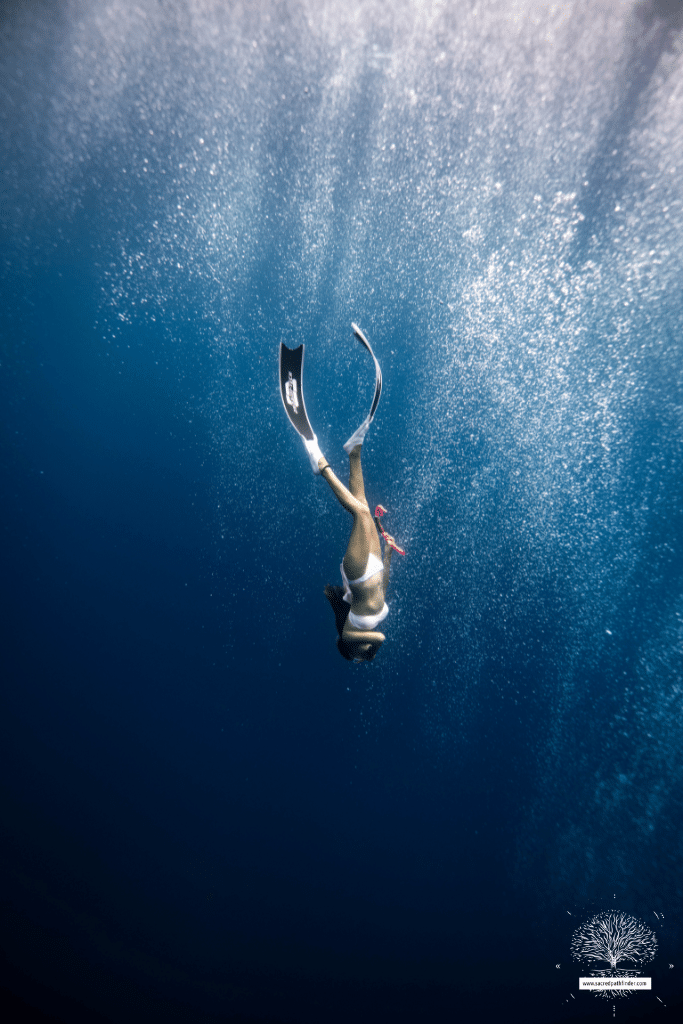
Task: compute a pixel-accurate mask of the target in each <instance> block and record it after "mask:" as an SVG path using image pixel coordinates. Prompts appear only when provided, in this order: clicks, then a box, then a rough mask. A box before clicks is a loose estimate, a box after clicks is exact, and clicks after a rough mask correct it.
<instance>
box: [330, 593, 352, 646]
mask: <svg viewBox="0 0 683 1024" xmlns="http://www.w3.org/2000/svg"><path fill="white" fill-rule="evenodd" d="M325 597H326V598H327V600H328V601H329V602H330V604H331V605H332V611H333V612H334V621H335V623H336V626H337V632H338V633H339V638H340V639H341V637H342V633H343V632H344V626H345V624H346V619H347V616H348V614H349V612H350V610H351V606H350V605H348V604H347V603H346V601H345V600H344V588H343V587H335V586H333V585H332V584H331V583H328V584H327V585H326V587H325ZM345 657H346V655H345Z"/></svg>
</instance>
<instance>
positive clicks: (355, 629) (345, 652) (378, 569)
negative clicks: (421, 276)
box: [280, 324, 404, 662]
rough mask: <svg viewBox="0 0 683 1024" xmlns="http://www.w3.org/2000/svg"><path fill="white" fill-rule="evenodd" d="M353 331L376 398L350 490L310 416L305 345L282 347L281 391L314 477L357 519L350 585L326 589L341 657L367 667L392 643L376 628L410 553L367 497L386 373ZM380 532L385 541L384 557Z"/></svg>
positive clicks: (353, 455) (348, 447) (357, 439)
mask: <svg viewBox="0 0 683 1024" xmlns="http://www.w3.org/2000/svg"><path fill="white" fill-rule="evenodd" d="M351 326H352V328H353V332H354V334H355V335H356V337H357V339H358V340H359V341H360V342H361V344H362V345H364V347H365V348H366V349H367V350H368V351H369V353H370V355H371V356H372V358H373V360H374V363H375V394H374V397H373V401H372V406H371V408H370V413H369V415H368V416H367V417H366V419H365V420H364V421H363V423H362V424H361V426H360V427H359V428H358V430H356V431H355V433H354V434H353V435H352V436H351V437H350V438H349V440H348V441H347V442H346V444H345V445H344V449H345V451H346V452H347V453H348V456H349V486H348V487H345V486H344V484H343V483H342V482H341V480H340V479H339V477H337V476H336V474H335V473H334V472H333V470H332V469H331V467H330V464H329V462H328V461H327V459H326V458H325V456H324V455H323V453H322V452H321V451H320V447H319V445H318V439H317V437H316V436H315V434H314V433H313V430H312V428H311V425H310V423H309V420H308V416H307V414H306V408H305V405H304V400H303V390H302V384H301V381H302V371H303V354H304V346H303V345H300V346H299V348H297V349H294V350H292V349H288V348H287V347H286V346H285V345H283V344H281V345H280V386H281V394H282V401H283V404H284V406H285V410H286V412H287V415H288V416H289V419H290V421H291V423H292V424H293V426H294V427H295V428H296V430H297V431H298V433H299V434H300V436H301V438H302V440H303V442H304V445H305V448H306V451H307V453H308V457H309V459H310V462H311V468H312V469H313V472H314V473H316V474H319V475H321V476H322V477H323V478H324V479H325V480H326V481H327V483H328V484H329V486H330V488H331V490H332V493H333V494H334V495H335V497H336V498H337V500H338V502H339V504H340V505H341V506H342V507H343V508H345V509H346V510H347V511H348V512H350V513H351V515H352V516H353V526H352V527H351V536H350V537H349V543H348V546H347V548H346V554H345V555H344V559H343V561H342V563H341V566H340V569H341V576H342V582H343V584H344V585H343V586H342V587H339V586H334V585H333V584H330V583H328V584H327V586H326V587H325V596H326V598H327V600H328V601H329V602H330V605H331V606H332V610H333V612H334V617H335V622H336V625H337V633H338V634H339V635H338V637H337V649H338V651H339V653H340V654H341V655H342V657H344V658H346V659H347V661H355V662H362V661H372V660H373V659H374V657H375V655H376V654H377V651H378V650H379V648H380V647H381V646H382V644H383V643H384V641H385V639H386V637H385V636H384V633H380V632H379V631H378V630H377V628H376V627H377V626H378V625H379V624H380V622H383V621H384V619H385V618H386V617H387V615H388V614H389V607H388V605H387V603H386V600H385V597H386V593H387V587H388V585H389V569H390V565H391V556H392V554H393V552H394V550H396V551H399V552H400V553H401V554H404V552H403V551H402V549H401V548H399V547H398V546H397V545H396V542H395V540H394V538H393V537H391V536H390V535H389V534H387V533H385V531H384V530H383V529H382V526H381V523H380V521H379V520H380V516H382V515H383V514H384V512H385V511H386V509H384V508H383V507H382V506H381V505H378V506H377V508H376V509H375V514H374V516H373V514H372V513H371V512H370V506H369V505H368V502H367V498H366V497H365V485H364V482H363V469H362V466H361V449H362V444H363V440H364V438H365V435H366V433H367V431H368V428H369V426H370V423H371V422H372V419H373V417H374V415H375V412H376V410H377V405H378V403H379V397H380V394H381V391H382V372H381V370H380V367H379V363H378V362H377V359H376V358H375V354H374V352H373V351H372V348H371V347H370V343H369V342H368V340H367V338H366V337H365V335H364V334H363V332H362V331H361V330H360V328H359V327H357V326H356V324H352V325H351ZM378 531H379V533H380V534H381V535H382V538H383V540H384V554H382V549H381V545H380V539H379V535H378Z"/></svg>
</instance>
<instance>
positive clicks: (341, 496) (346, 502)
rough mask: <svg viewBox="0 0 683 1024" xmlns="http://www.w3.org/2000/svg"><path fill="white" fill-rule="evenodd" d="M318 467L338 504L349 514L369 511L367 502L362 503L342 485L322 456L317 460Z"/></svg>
mask: <svg viewBox="0 0 683 1024" xmlns="http://www.w3.org/2000/svg"><path fill="white" fill-rule="evenodd" d="M318 469H319V470H320V474H321V476H322V477H323V479H325V480H327V482H328V484H329V485H330V488H331V489H332V493H333V494H334V496H335V498H336V499H337V501H338V502H339V504H340V505H341V506H342V507H343V508H345V509H347V511H349V512H350V513H351V515H353V516H355V515H357V514H359V513H360V512H364V511H366V510H367V511H369V509H368V506H367V503H365V504H363V503H362V502H360V501H359V500H358V498H356V497H354V495H353V494H352V493H351V491H350V490H349V489H348V487H345V486H344V484H343V483H342V482H341V480H340V479H339V477H338V476H337V475H336V473H335V472H334V471H333V470H332V469H331V468H330V464H329V463H328V461H327V459H326V458H325V457H324V456H323V457H322V458H321V459H320V460H319V462H318Z"/></svg>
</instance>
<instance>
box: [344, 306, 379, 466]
mask: <svg viewBox="0 0 683 1024" xmlns="http://www.w3.org/2000/svg"><path fill="white" fill-rule="evenodd" d="M351 330H352V331H353V333H354V334H355V335H356V337H357V338H358V340H359V342H360V343H361V345H364V346H365V348H366V349H367V350H368V352H369V353H370V355H371V356H372V359H373V362H374V364H375V393H374V395H373V396H372V405H371V406H370V412H369V413H368V415H367V416H366V417H365V419H364V420H363V422H362V423H361V425H360V426H359V428H358V430H356V431H355V432H354V433H353V434H352V435H351V437H350V438H349V439H348V441H347V442H346V444H345V445H344V451H345V452H347V453H348V452H350V451H351V449H352V448H355V447H356V445H357V444H362V443H363V440H364V438H365V435H366V434H367V432H368V429H369V427H370V424H371V423H372V421H373V418H374V416H375V413H376V412H377V406H378V405H379V398H380V395H381V394H382V371H381V369H380V366H379V363H378V362H377V359H376V358H375V353H374V352H373V351H372V347H371V345H370V342H369V341H368V339H367V338H366V337H365V335H364V334H363V332H362V331H361V329H360V327H359V326H358V324H351Z"/></svg>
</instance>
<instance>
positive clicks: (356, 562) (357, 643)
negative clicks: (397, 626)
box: [318, 444, 394, 661]
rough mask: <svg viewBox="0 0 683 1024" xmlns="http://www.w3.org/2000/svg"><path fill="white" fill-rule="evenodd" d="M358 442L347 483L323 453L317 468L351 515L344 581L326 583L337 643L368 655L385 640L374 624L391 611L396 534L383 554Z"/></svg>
mask: <svg viewBox="0 0 683 1024" xmlns="http://www.w3.org/2000/svg"><path fill="white" fill-rule="evenodd" d="M361 448H362V446H361V445H360V444H357V445H356V446H355V447H354V448H352V449H351V451H350V452H349V466H350V469H349V486H348V488H347V487H344V484H343V483H342V482H341V480H340V479H339V477H337V476H336V474H335V473H333V471H332V470H331V469H330V465H329V463H328V461H327V459H326V458H325V456H324V455H323V456H321V457H320V459H319V460H318V472H319V473H320V474H321V476H323V477H324V478H325V480H327V482H328V484H329V485H330V487H331V488H332V492H333V493H334V495H335V496H336V498H337V500H338V501H339V503H340V505H342V506H343V507H344V508H345V509H346V510H347V511H348V512H350V513H351V515H352V516H353V526H352V527H351V536H350V538H349V543H348V546H347V548H346V554H345V555H344V560H343V562H342V564H341V567H340V568H341V574H342V580H343V582H344V586H343V587H334V586H332V585H331V584H329V583H328V585H327V586H326V587H325V597H326V598H327V600H328V601H329V602H330V604H331V605H332V610H333V611H334V616H335V619H336V622H337V632H338V633H339V638H338V640H337V648H338V650H339V653H340V654H341V655H342V656H343V657H344V658H346V659H347V660H348V661H372V659H373V658H374V657H375V655H376V654H377V651H378V650H379V648H380V647H381V646H382V644H383V643H384V640H385V636H384V633H380V632H378V631H377V630H376V627H377V626H378V625H379V624H380V622H382V621H383V620H384V619H385V618H386V617H387V615H388V614H389V608H388V606H387V604H386V601H385V600H384V598H385V596H386V592H387V587H388V586H389V567H390V565H391V556H392V554H393V548H392V544H393V543H394V538H393V537H390V536H389V535H388V534H387V535H386V536H385V543H384V557H383V558H382V549H381V547H380V541H379V536H378V533H377V527H376V525H375V523H376V520H375V519H373V516H372V513H371V512H370V507H369V505H368V502H367V499H366V497H365V487H364V485H363V469H362V467H361V460H360V455H361Z"/></svg>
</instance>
